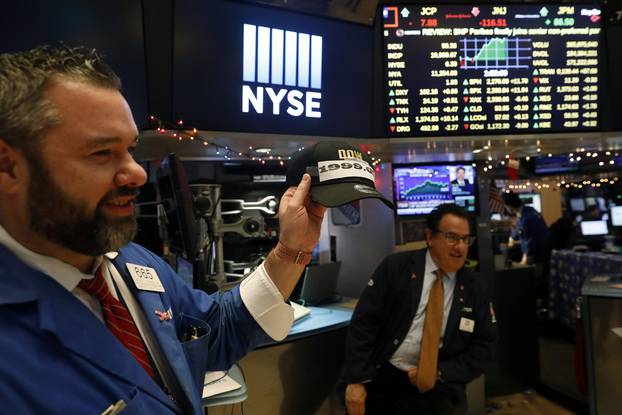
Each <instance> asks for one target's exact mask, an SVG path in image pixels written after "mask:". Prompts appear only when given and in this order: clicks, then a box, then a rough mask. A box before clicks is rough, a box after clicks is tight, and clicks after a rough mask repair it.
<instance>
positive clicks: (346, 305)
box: [258, 300, 353, 348]
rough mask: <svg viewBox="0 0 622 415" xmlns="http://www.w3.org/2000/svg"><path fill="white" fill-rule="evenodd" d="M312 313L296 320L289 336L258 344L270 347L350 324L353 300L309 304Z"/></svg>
mask: <svg viewBox="0 0 622 415" xmlns="http://www.w3.org/2000/svg"><path fill="white" fill-rule="evenodd" d="M307 308H308V309H309V310H311V313H310V314H309V315H307V316H305V317H303V318H301V319H300V320H298V321H296V322H294V324H293V326H292V328H291V330H290V331H289V334H288V335H287V337H286V338H285V339H284V340H282V341H280V342H273V341H271V342H266V343H262V344H260V345H259V346H258V348H260V347H268V346H273V345H275V344H282V343H287V342H290V341H294V340H297V339H300V338H303V337H307V336H312V335H314V334H319V333H323V332H326V331H330V330H335V329H338V328H341V327H346V326H348V325H349V324H350V319H351V318H352V312H353V301H352V300H348V301H341V302H339V303H334V304H327V305H323V306H319V307H312V306H307Z"/></svg>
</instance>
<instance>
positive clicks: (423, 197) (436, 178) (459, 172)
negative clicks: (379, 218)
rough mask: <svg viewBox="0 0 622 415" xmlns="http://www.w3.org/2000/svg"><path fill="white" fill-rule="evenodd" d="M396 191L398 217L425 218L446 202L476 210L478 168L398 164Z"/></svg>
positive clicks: (394, 175)
mask: <svg viewBox="0 0 622 415" xmlns="http://www.w3.org/2000/svg"><path fill="white" fill-rule="evenodd" d="M393 192H394V199H395V206H396V212H397V214H398V215H425V214H428V213H430V212H431V211H432V209H434V208H435V207H437V206H438V205H441V204H443V203H456V204H457V205H459V206H462V207H464V208H465V209H466V210H467V211H469V212H475V210H476V197H475V194H476V185H475V168H474V167H473V166H463V165H430V166H418V165H396V166H394V168H393Z"/></svg>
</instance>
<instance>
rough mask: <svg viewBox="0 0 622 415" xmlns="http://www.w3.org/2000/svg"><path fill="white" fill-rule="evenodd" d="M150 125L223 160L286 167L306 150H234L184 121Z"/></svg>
mask: <svg viewBox="0 0 622 415" xmlns="http://www.w3.org/2000/svg"><path fill="white" fill-rule="evenodd" d="M149 123H150V125H151V127H152V128H153V129H154V130H155V131H156V132H157V133H158V134H161V135H165V136H168V137H171V138H173V139H176V140H178V141H184V140H188V141H193V142H195V143H197V144H200V145H203V146H209V147H211V148H214V149H216V151H215V152H216V155H217V156H220V157H222V158H223V160H233V159H236V160H240V159H242V160H244V159H247V160H251V161H256V162H258V163H261V164H266V163H278V164H280V165H281V166H284V165H285V163H286V162H287V161H288V160H291V159H292V157H293V156H294V154H296V152H299V151H302V150H304V147H299V148H298V149H297V150H296V151H295V152H294V153H292V154H275V153H274V152H273V151H272V150H271V149H270V148H253V147H252V146H249V147H248V148H247V149H244V150H241V149H239V148H238V149H234V148H233V147H230V146H227V145H221V144H219V143H217V142H216V141H215V140H208V139H207V138H205V137H203V136H201V135H200V133H199V131H198V130H197V129H196V128H187V127H186V126H185V123H184V121H183V120H178V121H177V122H175V123H170V122H167V121H164V120H162V119H160V118H158V117H156V116H155V115H150V116H149ZM367 155H369V156H370V157H371V160H372V165H373V166H374V167H375V166H377V165H378V164H380V163H381V162H382V160H381V159H380V158H376V157H373V156H372V155H371V151H367Z"/></svg>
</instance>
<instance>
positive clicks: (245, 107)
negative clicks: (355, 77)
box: [242, 24, 322, 118]
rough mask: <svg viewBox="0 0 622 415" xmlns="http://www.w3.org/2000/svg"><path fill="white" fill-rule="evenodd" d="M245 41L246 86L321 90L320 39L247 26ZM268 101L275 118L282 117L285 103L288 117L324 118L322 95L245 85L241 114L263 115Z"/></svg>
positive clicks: (245, 28)
mask: <svg viewBox="0 0 622 415" xmlns="http://www.w3.org/2000/svg"><path fill="white" fill-rule="evenodd" d="M243 39H244V47H243V52H242V53H243V59H242V60H243V63H242V65H243V70H242V79H243V81H244V82H249V83H258V84H272V85H279V86H280V85H285V86H291V87H298V88H305V89H308V88H311V89H317V90H319V89H321V88H322V37H321V36H316V35H309V34H307V33H296V32H292V31H284V30H281V29H274V28H272V29H271V28H269V27H265V26H255V25H252V24H245V25H244V36H243ZM265 97H268V99H269V100H270V102H271V103H272V114H273V115H280V114H281V104H282V103H283V100H284V99H285V101H286V102H287V104H288V107H287V109H286V113H287V114H289V115H290V116H293V117H298V116H301V115H303V114H304V115H305V116H306V117H310V118H321V116H322V114H321V112H320V99H321V98H322V93H321V92H318V91H304V92H303V91H301V90H300V89H287V88H282V87H281V88H273V87H265V86H252V85H246V84H245V85H243V86H242V112H249V111H250V110H251V108H252V109H253V110H254V111H255V112H256V113H257V114H263V113H264V98H265Z"/></svg>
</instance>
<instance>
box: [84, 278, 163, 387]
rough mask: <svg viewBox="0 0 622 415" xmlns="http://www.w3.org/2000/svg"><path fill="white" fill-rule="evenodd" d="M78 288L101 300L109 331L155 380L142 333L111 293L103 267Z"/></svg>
mask: <svg viewBox="0 0 622 415" xmlns="http://www.w3.org/2000/svg"><path fill="white" fill-rule="evenodd" d="M78 287H80V288H82V289H83V290H84V291H86V292H87V293H89V294H91V295H92V296H93V297H95V298H97V299H98V300H99V302H100V303H101V306H102V311H103V312H104V320H105V321H106V326H107V327H108V329H109V330H110V331H111V332H112V334H114V336H115V337H116V338H117V339H118V340H119V341H120V342H121V343H122V344H123V345H124V346H125V347H126V348H127V350H129V352H130V353H132V355H133V356H134V358H136V360H138V363H140V365H141V366H142V367H143V369H145V371H146V372H147V373H148V374H149V376H151V377H152V378H153V377H154V372H153V367H152V366H151V363H150V361H149V355H148V354H147V351H146V349H145V345H144V343H143V340H142V339H141V337H140V333H139V332H138V329H137V328H136V324H134V319H132V316H131V315H130V312H129V311H128V310H127V308H126V307H125V306H124V305H123V304H122V303H121V302H120V301H119V300H117V299H116V298H114V297H113V296H112V294H111V293H110V289H109V288H108V284H107V283H106V280H105V278H104V275H103V273H102V267H101V266H100V267H99V268H97V271H95V278H93V279H90V280H87V279H83V280H82V281H80V284H78Z"/></svg>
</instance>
